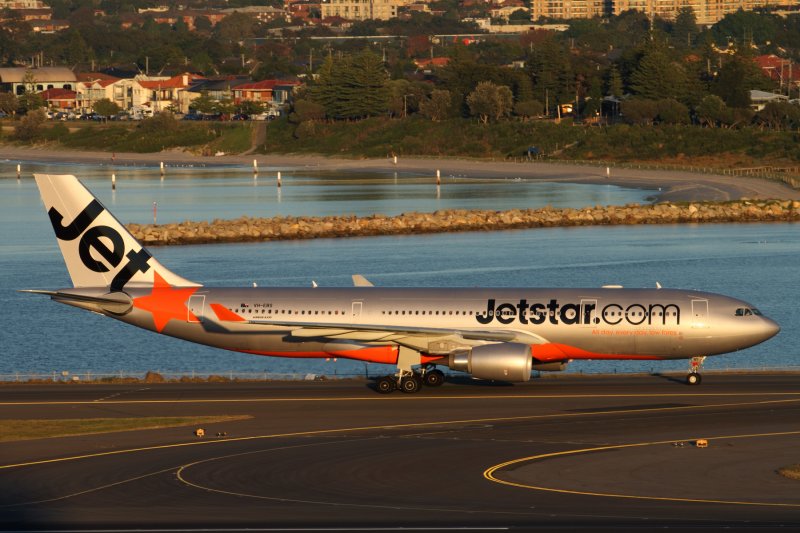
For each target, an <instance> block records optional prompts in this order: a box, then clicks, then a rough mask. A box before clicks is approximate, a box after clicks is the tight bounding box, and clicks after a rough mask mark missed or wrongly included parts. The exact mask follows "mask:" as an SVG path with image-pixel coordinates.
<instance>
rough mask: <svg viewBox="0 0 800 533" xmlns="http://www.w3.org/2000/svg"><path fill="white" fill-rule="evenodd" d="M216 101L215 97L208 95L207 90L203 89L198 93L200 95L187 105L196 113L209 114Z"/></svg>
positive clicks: (215, 105)
mask: <svg viewBox="0 0 800 533" xmlns="http://www.w3.org/2000/svg"><path fill="white" fill-rule="evenodd" d="M218 103H219V102H217V100H216V99H214V98H212V97H211V96H209V94H208V91H203V92H201V93H200V96H198V97H197V98H195V99H194V100H192V103H191V104H190V105H189V107H191V108H192V109H194V110H195V111H197V112H198V113H206V114H210V113H213V112H214V110H215V109H216V107H217V104H218Z"/></svg>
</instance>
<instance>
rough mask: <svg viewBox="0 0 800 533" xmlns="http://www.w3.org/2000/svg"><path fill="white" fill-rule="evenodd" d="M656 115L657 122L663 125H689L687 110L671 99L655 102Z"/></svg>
mask: <svg viewBox="0 0 800 533" xmlns="http://www.w3.org/2000/svg"><path fill="white" fill-rule="evenodd" d="M656 113H657V117H658V120H659V122H662V123H664V124H688V123H689V108H688V107H686V106H685V105H683V104H682V103H680V102H678V101H677V100H673V99H672V98H668V99H665V100H659V101H658V102H656Z"/></svg>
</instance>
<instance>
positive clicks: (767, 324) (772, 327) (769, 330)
mask: <svg viewBox="0 0 800 533" xmlns="http://www.w3.org/2000/svg"><path fill="white" fill-rule="evenodd" d="M761 322H762V324H761V331H762V334H763V336H764V340H767V339H771V338H772V337H774V336H775V335H777V334H778V333H779V332H780V331H781V327H780V326H779V325H778V323H777V322H775V321H774V320H772V319H771V318H767V317H761Z"/></svg>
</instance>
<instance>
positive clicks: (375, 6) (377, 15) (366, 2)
mask: <svg viewBox="0 0 800 533" xmlns="http://www.w3.org/2000/svg"><path fill="white" fill-rule="evenodd" d="M413 2H414V0H323V2H322V18H323V19H325V18H327V17H341V18H343V19H347V20H370V19H377V20H388V19H392V18H395V17H396V16H397V14H398V10H399V9H400V8H401V7H403V6H406V5H408V4H411V3H413Z"/></svg>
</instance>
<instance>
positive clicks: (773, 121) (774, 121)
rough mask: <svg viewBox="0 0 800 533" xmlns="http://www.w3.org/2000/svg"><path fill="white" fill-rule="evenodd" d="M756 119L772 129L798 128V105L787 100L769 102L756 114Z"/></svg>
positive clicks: (799, 113) (799, 123) (799, 117)
mask: <svg viewBox="0 0 800 533" xmlns="http://www.w3.org/2000/svg"><path fill="white" fill-rule="evenodd" d="M756 121H757V122H758V123H759V124H762V125H764V126H766V127H768V128H770V129H773V130H777V131H780V130H792V129H798V128H800V107H798V106H796V105H793V104H790V103H789V102H769V103H768V104H767V105H765V106H764V109H762V110H761V111H759V112H758V113H757V114H756Z"/></svg>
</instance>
